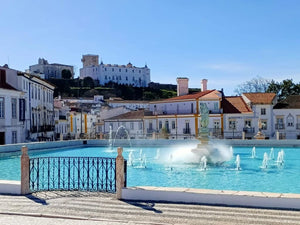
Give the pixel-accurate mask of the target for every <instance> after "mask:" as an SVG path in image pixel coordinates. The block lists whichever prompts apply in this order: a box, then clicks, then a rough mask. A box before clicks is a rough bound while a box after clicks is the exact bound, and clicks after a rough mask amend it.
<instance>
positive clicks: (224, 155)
mask: <svg viewBox="0 0 300 225" xmlns="http://www.w3.org/2000/svg"><path fill="white" fill-rule="evenodd" d="M200 113H201V121H200V132H199V138H198V139H199V140H200V142H201V143H200V144H198V145H197V148H195V149H192V152H193V153H194V154H196V155H197V156H198V157H199V161H200V160H201V159H202V157H203V156H205V158H206V159H207V163H210V164H222V163H223V162H225V161H229V160H230V159H231V158H232V150H231V149H229V148H226V147H224V146H219V147H216V146H213V145H211V144H209V143H208V142H209V137H208V133H209V130H208V124H209V110H208V108H207V105H206V104H205V103H200Z"/></svg>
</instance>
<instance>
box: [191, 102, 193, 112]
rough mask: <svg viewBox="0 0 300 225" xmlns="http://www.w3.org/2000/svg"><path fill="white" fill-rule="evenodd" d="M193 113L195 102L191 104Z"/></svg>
mask: <svg viewBox="0 0 300 225" xmlns="http://www.w3.org/2000/svg"><path fill="white" fill-rule="evenodd" d="M191 113H194V103H192V104H191Z"/></svg>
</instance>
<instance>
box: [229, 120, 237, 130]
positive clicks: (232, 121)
mask: <svg viewBox="0 0 300 225" xmlns="http://www.w3.org/2000/svg"><path fill="white" fill-rule="evenodd" d="M229 129H230V130H235V129H236V121H235V120H229Z"/></svg>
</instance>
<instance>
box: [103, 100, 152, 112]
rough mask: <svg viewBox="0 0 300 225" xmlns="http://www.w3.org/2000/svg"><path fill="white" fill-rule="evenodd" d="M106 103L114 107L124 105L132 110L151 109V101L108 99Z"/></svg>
mask: <svg viewBox="0 0 300 225" xmlns="http://www.w3.org/2000/svg"><path fill="white" fill-rule="evenodd" d="M106 103H107V104H108V105H109V106H110V107H112V108H116V107H122V106H124V107H125V108H127V109H130V110H137V109H149V101H136V100H122V99H109V100H106Z"/></svg>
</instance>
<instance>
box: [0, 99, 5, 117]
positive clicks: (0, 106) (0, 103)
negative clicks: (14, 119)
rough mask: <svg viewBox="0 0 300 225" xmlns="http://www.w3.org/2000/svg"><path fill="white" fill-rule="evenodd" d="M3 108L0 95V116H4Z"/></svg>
mask: <svg viewBox="0 0 300 225" xmlns="http://www.w3.org/2000/svg"><path fill="white" fill-rule="evenodd" d="M4 112H5V108H4V98H3V97H0V118H4V116H5V114H4Z"/></svg>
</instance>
